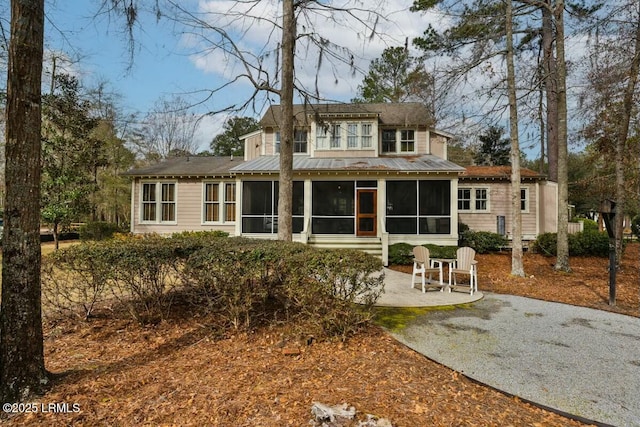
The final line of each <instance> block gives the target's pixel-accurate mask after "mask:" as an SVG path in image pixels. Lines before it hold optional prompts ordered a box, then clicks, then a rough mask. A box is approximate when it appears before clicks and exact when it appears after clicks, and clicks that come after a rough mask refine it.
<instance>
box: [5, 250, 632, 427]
mask: <svg viewBox="0 0 640 427" xmlns="http://www.w3.org/2000/svg"><path fill="white" fill-rule="evenodd" d="M478 259H479V263H478V265H479V288H480V290H482V291H493V292H504V293H511V294H516V295H524V296H531V297H534V298H540V299H550V300H554V301H560V302H565V303H569V304H576V305H584V306H591V307H595V308H601V309H612V310H615V311H619V312H622V313H626V314H634V315H638V268H637V260H638V245H637V244H635V245H629V246H628V247H627V253H626V256H625V260H624V261H623V264H622V266H623V269H622V271H621V272H620V273H619V274H618V304H617V306H616V307H610V306H608V304H607V301H608V273H607V270H606V268H607V262H608V261H607V260H603V259H593V258H584V259H579V258H572V260H571V264H572V268H573V270H574V271H573V273H570V274H560V273H556V272H554V271H553V262H554V261H555V260H554V259H551V258H544V257H541V256H539V255H534V254H526V255H525V259H524V261H525V271H526V272H527V274H529V277H526V278H514V277H511V276H510V271H509V268H510V257H509V255H508V254H495V255H480V256H478ZM532 276H533V277H532ZM205 320H206V319H202V318H200V319H197V321H196V320H193V319H190V318H189V317H188V314H186V315H185V316H184V318H181V319H176V320H172V321H166V322H163V323H161V324H159V325H157V326H155V327H152V328H144V327H140V326H138V325H135V324H131V323H128V322H118V321H109V320H106V319H94V320H92V321H91V322H87V323H84V324H70V323H64V322H63V323H60V324H57V325H51V326H50V327H49V328H47V330H46V341H45V346H46V361H47V369H49V370H50V371H51V372H54V373H57V374H60V375H59V376H58V377H57V378H56V380H55V384H54V386H53V388H52V389H51V391H50V392H49V393H47V394H46V395H45V396H43V397H42V398H41V399H40V401H41V402H42V403H55V402H68V403H78V404H79V405H80V409H81V411H80V413H68V414H51V413H49V414H42V413H41V414H23V415H17V416H12V417H10V418H7V419H2V423H3V425H7V426H26V425H29V426H49V425H75V426H94V425H121V426H127V425H167V426H171V425H180V426H202V425H215V426H255V425H260V426H265V427H270V426H283V425H291V426H301V425H308V422H309V420H310V419H311V413H310V409H311V405H312V404H313V402H323V403H326V404H328V405H338V404H342V403H348V405H349V406H353V407H355V408H356V410H357V413H358V415H357V417H356V420H355V421H354V424H353V425H357V421H360V420H365V419H366V414H372V415H374V416H376V417H384V418H387V419H390V420H391V422H392V423H393V425H394V426H397V427H401V426H422V425H438V426H462V425H464V426H473V425H477V426H509V425H512V426H521V425H531V426H579V425H582V424H580V423H579V422H577V421H573V420H569V419H567V418H564V417H562V416H560V415H558V414H554V413H551V412H548V411H545V410H543V409H540V408H537V407H535V406H532V405H530V404H527V403H525V402H522V401H521V400H520V399H518V398H517V397H509V396H506V395H503V394H501V393H499V392H497V391H495V390H493V389H490V388H487V387H484V386H482V385H480V384H477V383H475V382H473V381H470V380H469V379H467V378H466V377H465V376H463V375H461V374H459V373H457V372H454V371H452V370H450V369H448V368H445V367H443V366H441V365H438V364H436V363H434V362H432V361H430V360H428V359H426V358H424V357H423V356H421V355H420V354H417V353H416V352H414V351H412V350H410V349H408V348H406V347H404V346H402V345H400V344H399V343H397V342H396V341H395V340H393V339H392V338H391V337H389V336H388V335H387V334H385V333H384V332H383V331H382V330H380V329H379V328H376V327H371V328H370V329H368V330H367V331H365V332H363V333H361V334H359V335H358V336H356V337H354V338H352V339H350V340H349V341H347V342H346V343H342V342H317V341H316V340H310V342H308V343H304V342H302V343H297V342H293V341H287V340H286V336H287V331H286V329H285V328H284V327H283V328H275V327H274V328H268V329H267V328H265V329H264V330H258V331H255V332H252V333H237V334H233V335H229V336H226V337H220V336H219V335H215V332H214V331H212V330H211V329H209V328H207V327H205V326H203V325H204V324H206V322H205ZM307 344H309V345H307Z"/></svg>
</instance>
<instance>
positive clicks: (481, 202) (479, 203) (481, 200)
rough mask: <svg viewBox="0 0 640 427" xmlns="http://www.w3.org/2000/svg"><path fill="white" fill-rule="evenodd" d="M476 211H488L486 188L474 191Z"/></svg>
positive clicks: (487, 192) (487, 191)
mask: <svg viewBox="0 0 640 427" xmlns="http://www.w3.org/2000/svg"><path fill="white" fill-rule="evenodd" d="M475 193H476V194H475V200H476V209H475V210H476V211H486V210H488V209H489V190H487V189H486V188H476V189H475Z"/></svg>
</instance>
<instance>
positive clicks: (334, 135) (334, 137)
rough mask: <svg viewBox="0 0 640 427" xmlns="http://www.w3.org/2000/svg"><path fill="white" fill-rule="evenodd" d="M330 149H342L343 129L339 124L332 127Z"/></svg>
mask: <svg viewBox="0 0 640 427" xmlns="http://www.w3.org/2000/svg"><path fill="white" fill-rule="evenodd" d="M329 147H330V148H342V127H341V126H340V124H339V123H334V124H332V125H331V137H330V139H329Z"/></svg>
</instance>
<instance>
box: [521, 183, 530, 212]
mask: <svg viewBox="0 0 640 427" xmlns="http://www.w3.org/2000/svg"><path fill="white" fill-rule="evenodd" d="M520 210H521V211H522V212H529V189H528V188H521V189H520Z"/></svg>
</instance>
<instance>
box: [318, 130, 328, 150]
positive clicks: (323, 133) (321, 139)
mask: <svg viewBox="0 0 640 427" xmlns="http://www.w3.org/2000/svg"><path fill="white" fill-rule="evenodd" d="M316 147H317V148H319V149H326V148H327V128H326V127H325V126H322V125H318V126H317V127H316Z"/></svg>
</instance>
